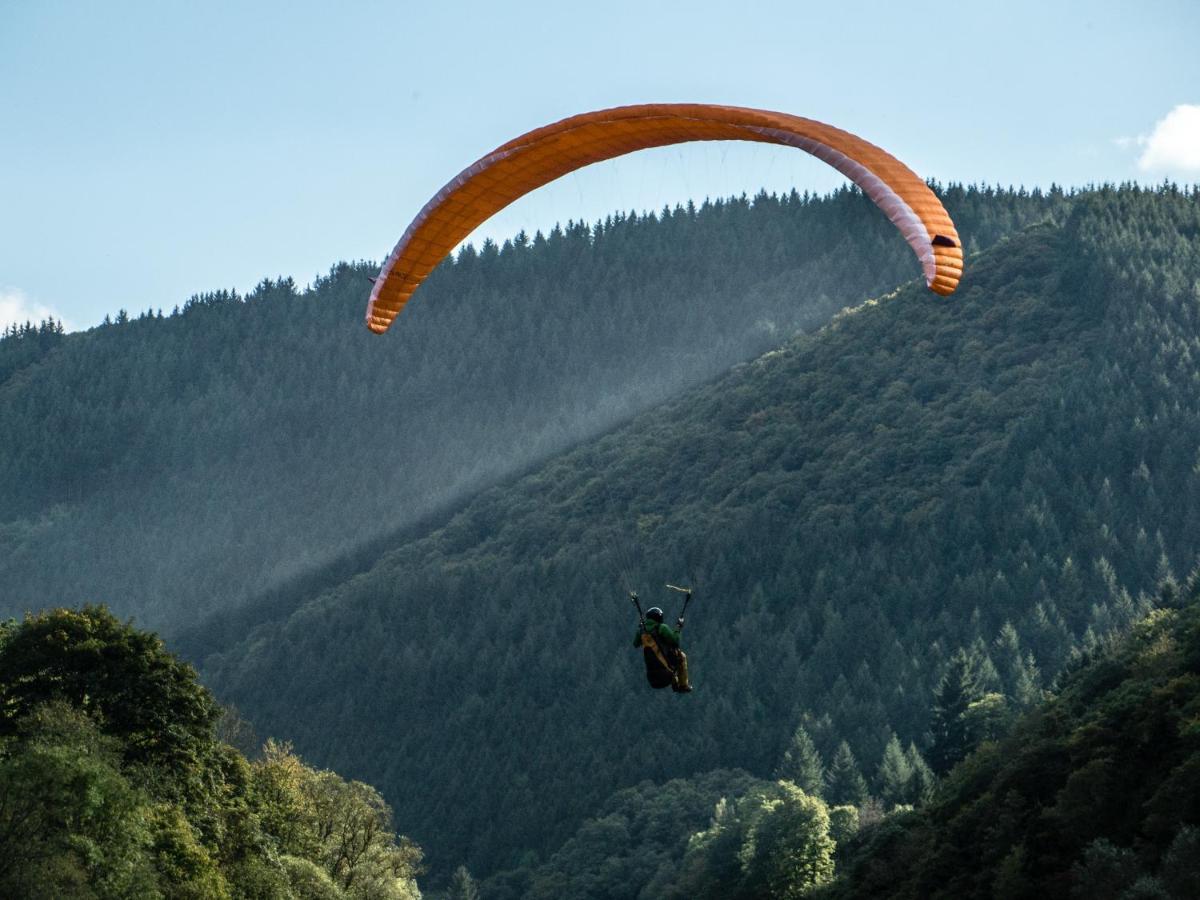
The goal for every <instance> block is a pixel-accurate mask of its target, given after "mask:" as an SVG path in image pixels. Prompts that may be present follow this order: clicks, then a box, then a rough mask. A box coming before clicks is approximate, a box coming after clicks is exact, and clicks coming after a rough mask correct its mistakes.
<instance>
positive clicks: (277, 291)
mask: <svg viewBox="0 0 1200 900" xmlns="http://www.w3.org/2000/svg"><path fill="white" fill-rule="evenodd" d="M1067 202H1068V199H1067V198H1064V197H1063V196H1062V195H1061V194H1053V195H1050V196H1047V197H1041V196H1034V197H1030V196H1026V195H1024V194H1020V195H1018V194H1012V193H996V192H993V191H991V190H986V191H978V190H974V189H972V190H963V189H960V188H954V189H951V190H950V191H949V192H948V193H947V203H949V204H951V206H952V207H954V212H955V215H956V216H958V218H959V224H960V228H961V230H962V233H963V234H964V235H967V236H968V240H969V242H970V243H971V244H972V245H974V244H980V243H982V244H987V243H990V242H992V241H994V240H995V239H996V238H997V236H999V235H1000V234H1003V233H1006V232H1007V231H1008V230H1010V229H1011V228H1012V227H1013V226H1014V225H1015V224H1019V223H1021V222H1025V221H1029V220H1030V219H1031V218H1034V217H1038V216H1042V215H1046V214H1048V213H1049V212H1051V211H1052V210H1054V209H1055V208H1060V207H1063V206H1064V205H1065V204H1066V203H1067ZM132 262H133V261H131V263H132ZM916 273H917V265H916V263H915V261H914V260H913V259H912V257H911V253H910V252H909V251H908V248H907V246H906V245H905V244H904V241H903V239H902V238H901V237H900V236H899V234H897V233H896V232H895V229H894V228H893V227H892V226H891V224H890V223H888V222H887V220H886V219H885V218H884V217H883V216H881V215H880V214H879V212H878V210H877V209H875V208H874V206H873V205H872V204H871V203H870V202H869V201H867V200H866V199H865V198H863V197H862V196H861V195H859V194H858V193H857V192H853V191H841V192H839V193H838V194H836V195H834V196H832V197H829V198H810V197H807V196H806V197H799V196H796V195H793V196H791V197H785V198H781V199H779V198H770V197H765V196H764V197H759V198H756V200H755V201H754V203H753V204H751V203H750V202H748V201H746V200H744V199H743V200H733V201H728V202H720V203H714V204H706V205H705V206H703V207H701V208H700V209H694V208H690V207H689V208H688V209H678V210H676V211H674V212H666V211H664V213H663V214H662V215H660V216H649V217H637V216H618V217H617V218H616V219H614V220H611V221H608V222H606V223H602V224H600V225H598V226H596V227H593V228H588V227H585V226H578V225H572V226H569V227H568V228H567V229H566V230H565V231H563V230H558V229H556V230H555V232H554V233H552V234H551V235H549V236H548V237H542V236H540V235H538V236H536V237H534V238H533V239H527V238H525V237H524V236H522V237H519V238H518V239H517V240H516V242H515V243H512V244H506V245H505V246H504V247H503V248H496V247H495V246H492V245H488V246H485V247H484V248H483V249H482V250H481V251H479V252H475V251H473V250H472V251H470V252H467V253H464V254H463V255H461V256H460V258H459V259H458V260H457V261H456V262H454V263H447V264H446V265H444V266H443V267H442V268H441V269H439V270H438V271H437V272H436V273H435V274H434V276H433V277H431V278H430V280H429V282H428V283H427V284H426V285H425V286H424V287H423V288H422V290H421V293H420V295H419V296H418V298H417V299H416V300H414V302H413V304H412V305H411V306H410V308H409V309H408V310H407V311H406V312H405V314H404V318H403V319H402V320H401V322H400V326H401V327H397V328H396V329H393V331H392V332H391V333H389V334H388V335H386V336H385V337H383V338H379V337H376V336H373V335H371V334H369V333H368V332H367V330H366V329H365V328H364V327H363V326H362V315H363V310H364V304H365V300H366V295H367V292H368V288H369V283H368V281H367V278H368V276H369V275H373V274H374V267H373V266H370V265H367V264H359V265H354V266H349V265H339V266H337V267H335V268H334V269H333V270H332V271H331V272H330V273H329V275H328V276H327V277H324V278H320V279H318V280H317V281H316V282H315V284H314V285H313V286H312V287H311V288H309V289H307V290H304V291H298V290H297V289H296V288H295V286H294V285H293V284H291V282H290V281H285V282H274V283H271V282H263V283H262V284H261V285H260V286H259V287H258V288H257V289H256V290H255V291H254V292H253V293H252V294H251V295H249V296H246V297H238V296H236V295H231V294H229V293H228V292H217V293H212V294H206V295H202V296H198V297H195V298H193V299H192V300H191V301H189V303H188V304H186V305H185V307H184V309H183V310H182V312H181V313H180V314H179V315H172V316H167V317H166V318H160V317H159V316H158V315H145V314H143V315H142V317H140V318H135V319H133V320H128V319H127V317H124V316H119V317H118V320H117V322H116V324H113V325H110V326H105V327H101V328H97V329H93V330H92V331H89V332H87V333H82V334H72V335H65V336H64V335H60V334H57V333H43V332H39V331H37V330H36V329H35V330H34V331H33V332H32V333H26V332H22V333H20V334H17V335H11V336H9V337H7V338H5V339H4V340H0V434H3V435H4V438H3V440H2V441H0V597H3V600H0V604H2V605H0V613H19V612H21V611H22V610H25V609H36V608H39V607H42V606H46V605H54V604H60V603H75V602H80V601H95V600H104V601H106V602H108V603H109V604H110V605H111V606H112V608H113V609H114V610H116V611H117V612H118V613H119V614H121V615H129V614H135V615H137V617H138V618H139V620H140V621H142V622H143V623H145V624H147V625H150V626H153V627H157V628H160V629H165V630H167V631H173V630H176V629H177V628H179V627H182V626H184V625H186V624H188V623H190V622H194V621H195V620H196V618H198V617H199V616H201V615H202V614H203V613H204V612H206V611H210V610H214V609H221V608H228V607H231V606H234V605H236V604H237V603H239V602H240V601H242V600H243V599H245V598H246V597H249V596H253V595H255V594H257V593H259V592H261V591H263V590H266V589H269V588H271V587H273V586H275V585H278V584H279V583H280V581H281V580H282V579H285V578H286V577H287V576H289V575H292V574H295V573H297V572H304V571H306V570H308V569H311V568H312V567H314V566H316V565H318V564H322V563H324V562H325V561H328V560H330V559H331V558H334V557H335V556H336V555H337V554H339V553H341V552H343V551H346V550H348V549H352V548H355V547H358V546H359V545H360V544H361V543H362V542H363V541H364V540H366V539H368V538H371V537H373V536H377V535H380V534H384V533H387V532H388V531H390V530H392V529H395V528H397V527H400V526H403V525H405V524H407V523H412V522H414V521H415V520H417V519H419V518H420V517H421V516H423V515H425V514H428V513H429V512H431V511H435V510H438V509H442V508H444V507H445V506H446V504H447V503H449V502H450V501H452V500H454V499H455V498H457V497H460V496H463V495H464V494H465V493H467V492H469V491H470V490H475V489H478V488H479V487H480V486H482V485H486V484H488V483H491V482H493V481H495V480H496V479H498V478H500V477H503V476H505V475H509V474H511V473H514V472H517V471H521V470H522V469H524V468H527V467H528V466H529V465H531V464H532V463H534V462H535V461H537V460H540V459H543V458H545V457H546V456H547V455H548V454H550V453H552V452H556V451H558V450H561V449H562V448H564V447H566V446H568V445H570V444H572V443H574V442H577V441H579V440H581V439H583V438H585V437H587V436H589V435H592V434H595V433H598V432H599V431H602V430H603V429H605V428H608V427H611V425H612V424H613V423H615V422H617V421H619V420H621V419H623V418H626V417H628V416H629V415H631V414H633V413H635V412H637V411H638V410H641V409H645V408H647V407H648V406H650V405H652V404H653V403H655V402H657V401H660V400H662V399H665V398H667V397H669V396H671V395H672V394H674V393H676V392H677V391H679V390H680V389H682V388H683V387H684V386H687V385H694V384H697V383H700V382H702V381H704V380H705V379H708V378H710V377H712V376H714V375H715V374H717V373H718V372H721V371H724V370H725V369H726V368H728V366H729V365H731V364H733V363H734V362H736V361H738V360H741V359H746V358H749V357H751V356H753V355H754V354H756V353H759V352H762V351H763V350H764V349H766V348H768V347H770V346H773V345H774V344H775V343H777V342H778V341H779V340H781V339H782V338H783V337H786V336H787V335H789V334H791V333H793V332H794V331H795V330H796V329H801V328H810V327H812V326H814V325H816V324H819V323H821V322H824V321H826V320H827V318H828V317H829V315H830V314H831V313H832V312H833V311H835V310H836V309H838V308H840V307H841V306H844V305H846V304H848V303H854V302H858V301H860V300H861V299H863V298H865V297H867V296H869V295H871V294H872V293H876V292H878V291H880V290H883V289H886V288H888V287H890V286H892V285H894V284H896V283H898V282H900V281H903V280H905V279H908V278H912V277H914V276H915V275H916Z"/></svg>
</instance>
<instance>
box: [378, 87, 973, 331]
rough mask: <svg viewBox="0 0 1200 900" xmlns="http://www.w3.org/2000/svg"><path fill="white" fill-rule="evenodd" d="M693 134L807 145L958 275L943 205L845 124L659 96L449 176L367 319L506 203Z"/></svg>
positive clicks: (392, 311)
mask: <svg viewBox="0 0 1200 900" xmlns="http://www.w3.org/2000/svg"><path fill="white" fill-rule="evenodd" d="M688 141H758V142H761V143H769V144H784V145H787V146H789V147H797V148H799V149H801V150H805V151H807V152H808V153H811V154H812V155H813V156H815V157H817V158H818V159H821V160H824V161H825V162H827V163H829V165H831V166H833V167H834V168H835V169H837V170H838V171H839V172H841V173H842V174H843V175H845V176H846V177H847V178H849V179H850V180H851V181H853V182H854V183H855V184H857V185H858V186H859V187H860V188H862V190H863V193H865V194H866V195H867V196H868V197H870V198H871V200H873V201H874V202H875V204H876V205H877V206H879V208H880V209H882V210H883V212H884V213H885V214H886V215H887V217H888V218H889V219H890V220H891V221H892V222H893V223H894V224H895V225H896V227H897V228H899V229H900V231H901V233H902V234H903V235H904V238H905V240H907V241H908V243H909V246H911V247H912V249H913V252H914V253H916V255H917V258H918V259H919V260H920V261H921V266H922V268H923V269H924V272H925V283H926V284H927V285H928V286H929V288H930V289H931V290H933V291H935V292H936V293H938V294H941V295H943V296H945V295H948V294H950V293H953V291H954V289H955V287H957V286H958V281H959V278H960V277H961V276H962V247H961V246H960V244H959V240H958V232H957V230H955V228H954V223H953V222H952V221H951V220H950V216H949V215H948V214H947V213H946V210H945V207H943V206H942V203H941V201H940V200H938V198H937V197H936V196H935V195H934V193H933V191H931V190H930V189H929V187H928V186H927V185H926V184H925V182H924V181H922V180H921V179H920V178H919V177H918V176H917V175H916V174H915V173H914V172H913V171H912V170H911V169H909V168H908V167H907V166H905V165H904V164H903V163H902V162H900V161H899V160H897V159H896V158H894V157H893V156H891V155H890V154H888V153H885V152H884V151H883V150H881V149H879V148H878V147H876V146H875V145H874V144H870V143H868V142H867V141H864V140H863V139H862V138H860V137H856V136H855V135H853V134H850V133H849V132H846V131H842V130H841V129H839V128H834V127H833V126H832V125H825V124H823V123H821V122H816V121H814V120H812V119H804V118H801V117H800V116H792V115H788V114H787V113H778V112H767V111H765V110H758V109H745V108H742V107H737V106H710V105H707V104H700V103H655V104H646V105H642V106H621V107H617V108H615V109H606V110H600V111H598V112H591V113H584V114H583V115H579V116H572V117H571V118H569V119H563V120H562V121H561V122H555V123H554V124H553V125H547V126H545V127H544V128H538V129H537V130H535V131H530V132H529V133H528V134H523V135H521V137H519V138H516V139H515V140H511V141H509V142H508V143H507V144H504V145H503V146H501V147H497V148H496V149H495V150H493V151H492V152H491V153H489V154H488V155H487V156H485V157H483V158H482V159H480V160H479V161H478V162H476V163H474V164H473V165H471V166H468V167H467V168H466V169H464V170H463V171H462V172H460V173H459V174H458V175H457V176H456V177H455V178H454V179H452V180H451V181H450V183H449V184H447V185H446V186H445V187H444V188H442V189H441V190H440V191H438V192H437V194H436V195H435V196H434V197H433V199H431V200H430V201H429V202H428V203H426V204H425V207H424V209H422V210H421V212H420V213H418V214H417V217H416V218H415V219H413V221H412V224H411V225H409V226H408V229H407V230H406V231H405V232H404V236H403V237H401V238H400V242H399V243H398V244H396V248H395V249H394V250H393V251H392V252H391V255H389V256H388V258H387V261H386V262H385V263H384V264H383V268H382V269H381V270H380V273H379V278H377V279H376V281H375V287H374V288H373V289H372V290H371V299H370V302H369V303H368V305H367V327H369V328H370V329H371V330H372V331H374V332H376V333H382V332H384V331H386V330H387V329H388V326H389V325H391V324H392V320H393V319H395V318H396V316H397V315H398V314H399V313H400V310H401V309H403V308H404V304H405V303H407V302H408V299H409V297H411V296H412V295H413V292H414V291H416V289H417V288H418V287H419V286H420V284H421V282H422V281H424V280H425V278H426V277H427V276H428V275H429V273H430V272H432V271H433V269H434V267H435V266H437V264H438V263H440V262H441V261H442V259H444V258H445V256H446V254H448V253H449V252H450V251H452V250H453V249H454V248H455V247H456V246H458V245H459V244H460V243H461V242H462V241H463V240H465V239H466V237H467V236H468V235H469V234H470V233H471V232H472V231H474V230H475V229H476V228H477V227H478V226H479V225H481V224H483V222H485V221H486V220H487V219H488V218H490V217H491V216H492V215H493V214H494V213H497V212H499V211H500V210H502V209H503V208H504V207H506V206H508V204H510V203H512V202H513V201H514V200H516V199H518V198H519V197H522V196H524V195H525V194H527V193H529V192H530V191H532V190H535V189H536V188H539V187H541V186H542V185H544V184H547V183H549V182H551V181H553V180H554V179H556V178H559V177H560V176H562V175H566V174H567V173H568V172H573V171H575V170H576V169H580V168H582V167H584V166H586V165H589V164H591V163H594V162H600V161H602V160H606V159H612V158H613V157H615V156H621V155H623V154H626V153H632V152H634V151H635V150H645V149H647V148H650V147H663V146H666V145H668V144H682V143H686V142H688Z"/></svg>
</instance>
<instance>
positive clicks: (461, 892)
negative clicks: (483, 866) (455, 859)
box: [446, 866, 479, 900]
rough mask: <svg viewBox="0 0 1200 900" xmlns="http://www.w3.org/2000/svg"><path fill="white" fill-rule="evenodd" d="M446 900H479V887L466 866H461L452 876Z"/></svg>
mask: <svg viewBox="0 0 1200 900" xmlns="http://www.w3.org/2000/svg"><path fill="white" fill-rule="evenodd" d="M446 900H479V885H478V883H476V881H475V879H474V878H472V877H471V873H470V872H469V871H468V870H467V867H466V866H459V867H458V868H457V869H455V870H454V874H453V875H451V876H450V887H449V889H448V890H447V891H446Z"/></svg>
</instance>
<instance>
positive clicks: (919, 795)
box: [904, 741, 937, 806]
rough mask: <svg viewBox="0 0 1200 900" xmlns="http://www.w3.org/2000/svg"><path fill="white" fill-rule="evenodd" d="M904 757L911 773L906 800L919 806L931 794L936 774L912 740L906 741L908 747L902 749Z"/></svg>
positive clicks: (935, 782) (935, 781)
mask: <svg viewBox="0 0 1200 900" xmlns="http://www.w3.org/2000/svg"><path fill="white" fill-rule="evenodd" d="M904 757H905V759H906V760H908V768H909V771H910V773H911V774H910V775H909V782H908V802H909V803H911V804H913V805H914V806H919V805H920V804H922V803H924V802H925V801H927V800H928V799H929V798H930V797H932V796H933V789H934V787H936V786H937V776H935V775H934V774H933V769H931V768H929V763H927V762H925V757H923V756H922V755H921V751H920V750H918V749H917V745H916V744H915V743H913V742H912V741H909V742H908V749H907V750H905V751H904Z"/></svg>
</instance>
